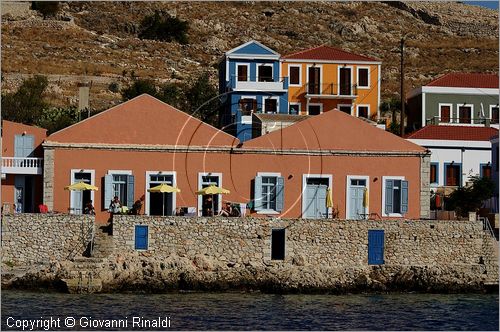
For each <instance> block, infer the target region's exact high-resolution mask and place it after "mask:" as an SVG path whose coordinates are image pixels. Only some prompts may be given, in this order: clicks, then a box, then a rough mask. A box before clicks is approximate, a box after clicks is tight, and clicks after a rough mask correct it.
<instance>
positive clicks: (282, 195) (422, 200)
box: [43, 95, 429, 222]
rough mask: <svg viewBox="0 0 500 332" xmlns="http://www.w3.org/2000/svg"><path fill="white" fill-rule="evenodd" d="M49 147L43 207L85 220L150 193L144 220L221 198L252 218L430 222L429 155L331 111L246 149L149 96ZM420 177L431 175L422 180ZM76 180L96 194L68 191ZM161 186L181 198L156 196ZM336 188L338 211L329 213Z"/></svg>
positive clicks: (200, 208) (200, 209) (64, 133)
mask: <svg viewBox="0 0 500 332" xmlns="http://www.w3.org/2000/svg"><path fill="white" fill-rule="evenodd" d="M43 146H44V155H45V171H44V183H45V185H44V202H45V203H46V204H47V205H48V206H49V209H50V210H54V211H60V212H68V211H69V212H71V213H80V211H81V209H82V208H83V206H84V204H85V203H86V202H87V201H89V200H92V201H93V203H94V206H95V208H96V213H97V220H99V221H101V222H104V221H106V220H107V217H108V213H107V209H108V206H109V203H110V200H111V198H112V197H113V196H118V197H120V199H121V201H122V203H123V205H127V206H129V207H131V206H132V204H133V202H134V201H135V200H137V199H138V198H139V197H141V196H142V195H144V196H145V201H144V207H143V209H142V213H145V214H149V215H161V214H162V213H163V208H165V214H169V215H170V214H174V213H176V211H179V209H180V208H181V207H186V208H189V209H187V210H189V211H195V213H196V214H198V215H203V214H204V213H205V212H206V204H207V201H206V198H207V197H202V196H198V195H196V193H195V192H196V191H198V190H199V189H201V188H203V187H205V186H207V185H210V184H216V185H218V186H221V187H224V188H226V189H229V190H230V191H231V193H230V194H228V195H223V197H222V196H216V197H214V198H215V199H214V208H215V209H216V210H219V209H220V208H221V205H222V202H223V200H228V201H231V202H238V203H250V204H249V207H250V208H249V209H248V210H247V213H246V214H247V215H248V214H252V215H256V216H273V217H280V216H282V217H304V218H325V217H327V215H328V214H329V215H330V216H331V214H332V212H338V217H339V218H349V219H363V218H367V217H373V218H413V219H416V218H421V217H427V216H428V209H429V204H428V199H429V197H428V195H429V189H428V186H429V184H428V178H429V176H428V171H429V170H428V168H429V155H428V154H427V152H426V151H425V149H423V148H421V147H419V146H417V145H415V144H413V143H410V142H408V141H406V140H404V139H401V138H399V137H397V136H395V135H393V134H391V133H388V132H385V131H383V130H380V129H378V128H376V127H373V126H371V125H370V124H368V123H366V122H364V121H362V120H360V119H357V118H354V117H351V116H348V115H347V114H344V113H342V112H338V111H332V112H327V113H324V114H322V115H319V116H316V117H311V118H308V119H305V120H303V121H300V122H298V123H296V124H294V125H291V126H290V127H287V128H285V129H282V130H277V131H274V132H272V133H270V134H268V135H264V136H261V137H258V138H256V139H253V140H249V141H247V142H245V143H244V144H241V143H240V142H239V141H238V140H237V139H236V138H234V137H233V136H230V135H228V134H226V133H224V132H222V131H220V130H218V129H216V128H214V127H212V126H210V125H208V124H206V123H203V122H201V121H200V120H198V119H196V118H194V117H191V116H190V115H188V114H186V113H183V112H181V111H179V110H177V109H175V108H173V107H171V106H169V105H167V104H165V103H163V102H161V101H159V100H157V99H155V98H153V97H151V96H149V95H141V96H138V97H136V98H134V99H132V100H130V101H127V102H125V103H123V104H120V105H118V106H115V107H113V108H111V109H109V110H107V111H104V112H102V113H100V114H98V115H96V116H93V117H91V118H89V119H86V120H84V121H81V122H80V123H78V124H75V125H73V126H71V127H68V128H66V129H63V130H61V131H59V132H56V133H54V134H52V135H50V136H49V137H48V138H47V139H46V141H45V143H44V144H43ZM422 174H424V175H423V176H422ZM76 181H85V182H88V183H90V184H93V185H96V186H97V187H99V189H100V190H99V191H97V192H83V193H82V192H69V191H66V190H64V189H63V188H64V187H65V186H67V185H69V184H71V183H74V182H76ZM160 183H168V184H171V185H173V186H176V187H178V188H179V189H180V190H181V192H179V193H173V194H165V195H162V194H157V193H150V192H148V191H147V189H149V188H151V187H153V186H156V185H158V184H160ZM330 190H331V192H332V198H333V211H332V209H330V211H328V209H327V207H326V195H327V193H328V192H329V191H330Z"/></svg>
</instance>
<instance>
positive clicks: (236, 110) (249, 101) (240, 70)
mask: <svg viewBox="0 0 500 332" xmlns="http://www.w3.org/2000/svg"><path fill="white" fill-rule="evenodd" d="M279 59H280V55H279V54H278V53H276V52H275V51H273V50H271V49H270V48H268V47H267V46H265V45H262V44H261V43H259V42H257V41H254V40H252V41H249V42H247V43H245V44H243V45H240V46H238V47H236V48H234V49H232V50H230V51H228V52H226V53H225V54H224V57H223V58H222V59H221V61H220V63H219V92H220V94H222V100H223V106H222V112H221V125H222V127H223V128H224V129H225V130H226V131H228V132H229V133H231V134H232V135H233V136H235V137H237V138H238V139H240V140H241V141H245V140H248V139H251V138H252V114H253V113H269V114H286V113H287V112H288V97H287V88H288V82H287V78H286V77H282V76H283V75H282V74H281V67H280V62H279Z"/></svg>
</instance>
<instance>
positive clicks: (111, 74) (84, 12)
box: [2, 1, 498, 110]
mask: <svg viewBox="0 0 500 332" xmlns="http://www.w3.org/2000/svg"><path fill="white" fill-rule="evenodd" d="M62 8H63V10H62V12H61V13H60V14H59V15H58V16H57V17H56V18H53V19H46V20H44V19H43V18H42V16H41V15H40V14H39V13H38V12H35V11H31V10H29V3H9V2H4V1H2V75H3V76H2V79H3V80H2V88H3V89H4V91H8V90H11V89H14V88H16V87H17V86H18V85H19V83H20V82H21V80H22V78H23V77H26V76H27V75H31V74H36V73H39V74H44V75H48V77H49V79H50V81H51V85H50V90H51V98H52V99H53V101H54V103H57V104H60V105H69V104H77V95H78V91H77V87H76V84H77V82H79V81H81V80H83V79H85V78H87V79H89V80H91V81H92V88H91V106H92V107H93V108H94V109H96V110H98V109H103V108H107V107H109V106H111V105H114V104H116V103H118V102H119V101H120V98H121V96H120V94H119V93H117V92H112V91H110V90H109V85H110V84H111V83H116V84H118V86H121V87H123V86H125V85H127V84H129V82H130V74H131V73H132V72H133V73H134V74H135V75H136V76H138V77H144V78H146V77H147V78H152V79H155V80H157V81H159V82H167V81H188V80H191V79H193V78H194V77H196V76H197V75H199V73H200V72H202V71H206V70H207V71H209V72H210V73H211V74H212V77H213V82H214V84H216V77H217V69H216V68H217V62H218V60H219V59H220V57H221V56H222V54H223V52H224V51H227V50H229V49H231V48H233V47H235V46H237V45H239V44H241V43H244V42H246V41H248V40H250V39H256V40H259V41H261V42H262V43H264V44H266V45H268V46H269V47H271V48H273V49H275V50H277V51H278V52H280V53H281V54H286V53H289V52H293V51H296V50H299V49H303V48H308V47H312V46H317V45H320V44H325V43H326V44H329V45H332V46H335V47H340V48H343V49H346V50H349V51H352V52H355V53H359V54H364V55H367V56H372V57H376V58H379V59H381V60H382V61H383V65H382V72H383V81H382V97H383V98H384V97H388V96H390V95H397V94H398V91H399V41H400V38H401V36H402V35H405V34H407V39H408V41H407V67H406V68H407V78H406V84H407V87H408V88H411V87H414V86H419V85H421V84H425V83H427V82H428V81H430V80H431V79H433V78H435V77H436V76H439V75H441V74H443V73H446V72H449V71H476V72H486V71H488V72H492V71H497V70H498V12H497V11H493V10H489V9H485V8H481V7H477V6H470V5H465V4H461V3H457V2H450V3H427V2H404V3H403V2H387V3H384V2H352V3H340V2H307V3H302V2H268V3H267V2H251V1H246V2H234V3H233V2H224V3H220V2H69V3H64V4H63V6H62ZM155 10H161V11H163V12H166V13H170V14H171V15H173V16H176V17H178V18H180V19H182V20H186V21H187V22H188V23H189V33H188V35H189V44H187V45H180V44H178V43H174V42H173V43H167V42H158V41H148V40H140V39H139V38H138V37H137V33H138V28H139V25H140V22H141V20H142V19H143V18H144V17H145V16H146V15H150V14H152V13H154V11H155ZM112 90H114V89H112ZM115 91H116V90H115Z"/></svg>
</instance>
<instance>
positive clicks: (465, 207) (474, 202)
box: [445, 176, 495, 217]
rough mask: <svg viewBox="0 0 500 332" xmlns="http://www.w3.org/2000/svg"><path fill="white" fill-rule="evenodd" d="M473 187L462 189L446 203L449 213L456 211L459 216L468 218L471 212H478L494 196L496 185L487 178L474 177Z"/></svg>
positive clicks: (472, 178)
mask: <svg viewBox="0 0 500 332" xmlns="http://www.w3.org/2000/svg"><path fill="white" fill-rule="evenodd" d="M470 180H471V182H472V185H471V186H468V187H460V188H458V189H457V190H455V191H454V192H453V193H451V194H450V195H449V196H448V197H447V198H446V201H445V204H446V209H447V210H448V211H452V210H454V211H455V212H456V213H457V215H458V216H462V217H466V216H467V214H468V213H469V212H472V211H477V210H478V209H479V208H480V207H481V206H482V205H483V202H484V201H485V200H487V199H489V198H491V197H492V196H493V193H494V191H495V183H494V182H493V181H492V180H491V179H490V178H487V177H479V176H473V177H471V178H470Z"/></svg>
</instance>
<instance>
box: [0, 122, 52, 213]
mask: <svg viewBox="0 0 500 332" xmlns="http://www.w3.org/2000/svg"><path fill="white" fill-rule="evenodd" d="M46 136H47V130H45V129H42V128H38V127H34V126H28V125H24V124H21V123H16V122H11V121H6V120H2V209H3V211H5V212H8V211H10V212H16V213H22V212H38V205H39V204H40V203H41V202H42V194H41V193H42V174H43V150H42V146H41V144H42V142H43V140H44V139H45V137H46Z"/></svg>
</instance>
